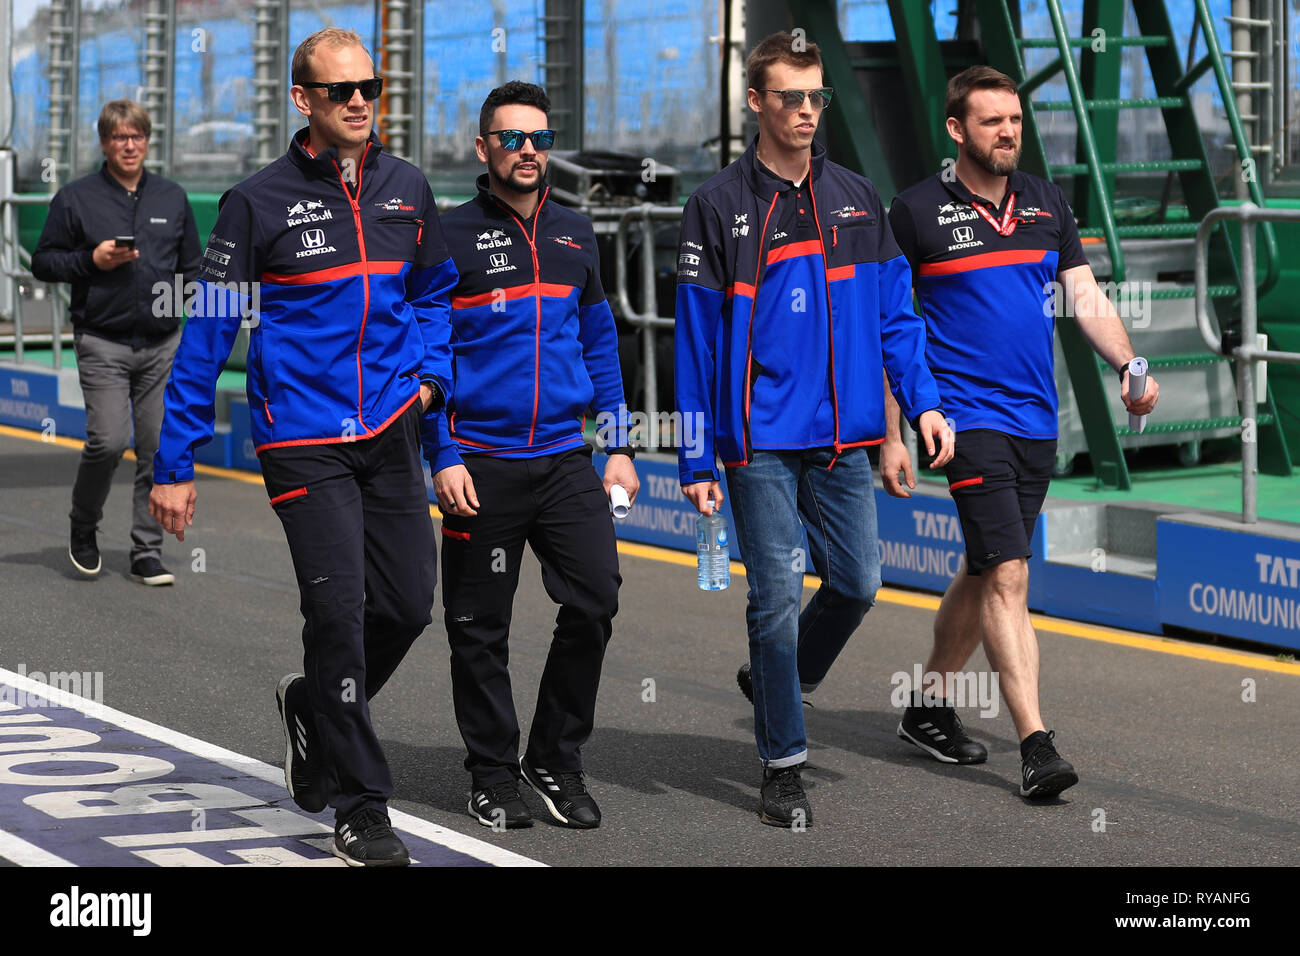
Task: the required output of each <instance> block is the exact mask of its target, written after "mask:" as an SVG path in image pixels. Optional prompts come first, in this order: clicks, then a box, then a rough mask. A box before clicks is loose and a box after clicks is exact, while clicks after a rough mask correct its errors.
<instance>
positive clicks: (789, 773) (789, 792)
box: [771, 767, 803, 800]
mask: <svg viewBox="0 0 1300 956" xmlns="http://www.w3.org/2000/svg"><path fill="white" fill-rule="evenodd" d="M771 782H772V783H774V784H775V785H776V797H777V799H778V800H787V799H796V798H798V797H802V796H803V783H802V781H801V780H800V779H799V771H798V770H797V769H796V768H794V767H782V768H781V769H780V770H776V771H774V772H773V773H772V776H771Z"/></svg>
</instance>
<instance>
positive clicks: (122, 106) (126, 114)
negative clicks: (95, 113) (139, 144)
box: [99, 100, 153, 143]
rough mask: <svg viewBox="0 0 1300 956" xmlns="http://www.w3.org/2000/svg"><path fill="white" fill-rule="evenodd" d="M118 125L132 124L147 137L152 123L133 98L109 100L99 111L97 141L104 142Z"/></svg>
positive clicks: (115, 130) (151, 129)
mask: <svg viewBox="0 0 1300 956" xmlns="http://www.w3.org/2000/svg"><path fill="white" fill-rule="evenodd" d="M119 126H134V127H135V128H136V129H138V130H139V131H140V132H142V133H144V138H145V139H148V138H149V134H150V133H152V132H153V123H151V122H150V121H149V114H148V113H147V112H146V111H145V108H144V107H143V106H141V105H140V104H139V103H137V102H136V101H135V100H109V101H108V102H107V103H105V104H104V108H103V109H102V110H100V111H99V141H100V142H101V143H102V142H105V141H106V140H107V139H108V138H109V137H110V136H112V135H113V134H114V133H115V132H117V128H118V127H119Z"/></svg>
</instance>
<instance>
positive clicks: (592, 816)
mask: <svg viewBox="0 0 1300 956" xmlns="http://www.w3.org/2000/svg"><path fill="white" fill-rule="evenodd" d="M519 769H520V770H522V771H523V774H524V781H525V782H526V783H527V784H528V786H530V787H532V788H533V789H534V790H536V791H537V794H538V796H540V797H541V798H542V800H543V801H544V802H545V803H546V809H547V810H549V811H550V812H551V816H552V817H554V818H555V819H556V820H557V821H559V822H560V823H562V824H564V825H565V826H566V827H572V828H573V829H575V830H594V829H596V827H598V826H600V807H598V806H596V801H595V800H593V799H592V797H591V794H589V793H588V792H587V785H586V784H585V783H583V782H582V771H581V770H576V771H557V772H554V773H552V772H551V771H550V770H547V769H545V768H544V767H533V766H532V765H531V764H529V763H528V761H527V760H526V759H525V758H523V757H520V758H519Z"/></svg>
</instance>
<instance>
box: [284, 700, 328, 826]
mask: <svg viewBox="0 0 1300 956" xmlns="http://www.w3.org/2000/svg"><path fill="white" fill-rule="evenodd" d="M275 706H276V708H277V709H278V710H279V711H280V725H281V726H282V727H283V728H284V743H285V749H284V785H285V786H286V787H287V788H288V789H289V796H291V797H293V802H294V803H296V804H298V806H300V807H302V808H303V809H304V810H306V811H307V812H308V813H320V812H321V811H322V810H324V809H325V804H326V803H328V800H327V794H326V788H325V784H324V780H323V779H322V777H323V774H322V773H321V767H320V761H319V760H318V759H317V758H318V756H319V755H318V754H317V749H318V741H317V739H316V724H315V721H314V720H313V718H312V713H311V710H310V709H309V708H308V706H307V678H306V677H304V676H303V675H302V674H286V675H285V676H284V678H283V679H282V680H281V681H280V686H279V687H277V688H276V689H275Z"/></svg>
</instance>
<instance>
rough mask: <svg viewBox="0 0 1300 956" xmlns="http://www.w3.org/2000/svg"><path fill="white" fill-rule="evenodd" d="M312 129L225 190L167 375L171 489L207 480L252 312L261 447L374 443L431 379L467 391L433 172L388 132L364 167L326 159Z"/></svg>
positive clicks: (166, 454) (165, 455) (160, 476)
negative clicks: (388, 149) (455, 376)
mask: <svg viewBox="0 0 1300 956" xmlns="http://www.w3.org/2000/svg"><path fill="white" fill-rule="evenodd" d="M307 133H308V131H307V130H305V129H304V130H300V131H299V132H298V134H297V135H295V137H294V139H293V141H292V142H291V143H290V146H289V151H288V153H287V154H286V155H284V156H282V157H281V158H280V159H278V160H276V161H275V162H274V163H272V164H271V165H269V166H267V167H266V168H265V169H263V170H261V171H260V172H258V173H255V174H254V175H253V176H251V177H249V178H248V179H246V180H244V181H243V182H241V183H239V184H238V185H237V186H235V187H234V188H233V189H231V190H230V191H229V192H228V193H227V194H226V195H225V196H223V197H222V201H221V206H220V213H219V214H218V216H217V222H216V225H215V226H214V227H213V230H212V236H211V238H210V239H209V240H208V245H207V249H206V250H205V251H204V253H203V262H202V267H201V270H200V272H199V283H198V290H197V294H194V295H191V296H190V297H189V298H190V299H192V300H193V301H192V303H191V305H190V307H191V309H192V312H191V317H190V319H189V320H188V321H187V323H186V325H185V332H184V334H183V335H182V337H181V344H180V348H179V349H178V351H177V353H176V359H175V362H174V363H173V366H172V374H171V379H170V380H169V381H168V383H167V392H166V397H165V402H166V414H165V417H164V419H163V426H162V433H161V435H160V437H159V442H158V452H157V454H156V455H155V457H154V480H155V481H157V482H160V483H174V482H177V481H188V480H190V479H191V478H193V477H194V448H195V447H196V446H197V445H201V444H203V443H204V442H206V441H208V440H210V439H211V438H212V431H213V400H214V394H215V388H216V380H217V376H218V375H219V374H220V373H221V369H222V367H223V366H224V365H225V362H226V359H227V358H228V357H229V355H230V349H231V347H232V345H233V344H234V341H235V336H236V334H237V333H238V331H239V327H240V324H241V321H242V322H243V323H244V324H246V325H248V326H249V327H250V334H249V345H248V364H247V368H248V403H249V409H250V412H251V414H252V426H253V441H254V444H255V446H256V450H257V451H258V452H259V453H260V452H262V451H263V450H266V449H269V448H281V447H287V446H294V445H326V444H333V443H336V442H346V441H358V440H364V439H366V438H370V437H372V436H374V435H376V434H378V433H379V432H381V431H383V429H384V428H386V427H387V426H388V425H389V424H390V423H391V422H393V421H394V420H395V419H396V418H397V417H398V416H399V415H401V413H402V412H403V411H405V410H406V409H407V408H408V407H409V406H410V405H411V403H412V402H414V401H415V400H416V399H417V398H418V396H419V388H420V382H421V381H422V380H424V381H432V382H436V383H437V384H438V387H439V388H440V389H441V390H442V393H443V395H444V396H448V397H449V396H450V395H451V394H452V376H451V350H450V345H449V340H450V337H451V326H450V323H449V321H448V313H449V310H450V301H449V293H450V290H451V288H452V287H453V286H454V285H455V284H456V267H455V265H454V264H453V263H452V261H451V258H450V255H449V254H448V252H447V247H446V245H445V243H444V241H443V236H442V229H441V226H440V223H439V219H438V212H437V208H436V206H435V204H434V198H433V193H432V191H431V190H430V189H429V184H428V181H427V180H426V179H425V178H424V175H423V174H422V173H421V172H420V171H419V170H418V169H416V168H415V167H414V166H412V165H411V164H410V163H407V162H405V161H403V160H400V159H397V158H396V157H394V156H390V155H388V154H386V153H384V152H383V151H382V146H381V145H380V143H379V140H378V138H377V137H376V136H375V135H374V134H373V133H372V134H371V137H370V142H369V143H368V144H367V146H366V149H365V152H364V154H363V156H362V159H361V163H360V164H359V168H357V169H355V170H354V169H351V168H350V166H349V164H348V163H346V162H345V163H343V164H342V165H340V163H339V160H338V154H337V151H336V150H335V149H333V148H332V147H331V148H329V149H327V150H324V151H321V152H319V153H318V154H316V155H312V153H311V152H310V150H309V144H307ZM345 178H346V179H347V180H348V182H347V183H345ZM353 178H355V180H356V186H357V189H356V195H355V197H354V196H353V194H352V193H351V192H349V189H348V185H349V183H350V182H351V181H352V179H353Z"/></svg>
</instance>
